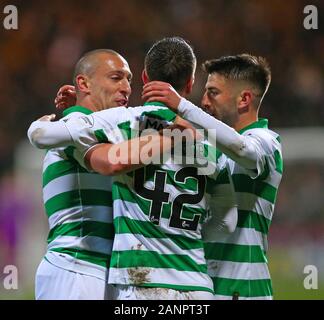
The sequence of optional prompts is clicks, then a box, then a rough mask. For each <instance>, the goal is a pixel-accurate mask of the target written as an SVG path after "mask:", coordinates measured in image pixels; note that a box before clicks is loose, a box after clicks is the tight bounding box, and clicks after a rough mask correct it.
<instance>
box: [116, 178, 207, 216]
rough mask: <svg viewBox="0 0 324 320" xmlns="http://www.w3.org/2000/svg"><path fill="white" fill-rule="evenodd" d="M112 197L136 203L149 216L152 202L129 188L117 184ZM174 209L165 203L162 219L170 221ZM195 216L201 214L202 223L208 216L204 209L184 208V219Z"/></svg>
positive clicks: (184, 206) (170, 204)
mask: <svg viewBox="0 0 324 320" xmlns="http://www.w3.org/2000/svg"><path fill="white" fill-rule="evenodd" d="M112 190H113V191H112V194H113V195H112V196H113V199H114V200H123V201H128V202H132V203H136V204H137V205H138V206H139V207H140V209H141V210H142V212H143V213H144V214H145V215H147V216H148V214H149V212H150V207H151V201H149V200H146V199H144V198H142V197H139V196H138V195H137V194H136V193H134V192H132V191H131V190H130V189H129V187H128V186H127V185H125V184H123V183H120V182H115V183H114V184H113V188H112ZM171 209H172V203H164V204H163V207H162V217H163V218H166V219H169V218H170V214H171ZM195 214H200V221H203V219H204V216H205V215H206V210H205V209H202V208H196V207H193V206H186V205H185V204H184V205H183V207H182V217H183V218H184V219H193V217H194V215H195Z"/></svg>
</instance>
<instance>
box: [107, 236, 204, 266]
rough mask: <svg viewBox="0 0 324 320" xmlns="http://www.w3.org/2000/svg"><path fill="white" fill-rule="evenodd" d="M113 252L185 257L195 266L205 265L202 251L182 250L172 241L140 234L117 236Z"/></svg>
mask: <svg viewBox="0 0 324 320" xmlns="http://www.w3.org/2000/svg"><path fill="white" fill-rule="evenodd" d="M113 248H114V251H126V250H143V251H155V252H157V253H158V254H177V255H186V256H188V257H190V258H191V259H193V260H194V261H195V262H196V263H197V264H205V263H206V260H205V253H204V249H203V248H201V249H190V250H184V249H181V248H179V247H178V246H177V245H176V244H175V243H174V242H173V241H172V240H170V239H166V238H158V239H157V238H146V237H144V236H143V235H140V234H135V235H133V234H117V233H116V235H115V239H114V247H113Z"/></svg>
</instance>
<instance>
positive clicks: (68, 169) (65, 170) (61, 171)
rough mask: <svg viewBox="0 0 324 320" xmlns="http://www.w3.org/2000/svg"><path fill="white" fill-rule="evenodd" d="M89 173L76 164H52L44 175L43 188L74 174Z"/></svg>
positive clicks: (62, 162)
mask: <svg viewBox="0 0 324 320" xmlns="http://www.w3.org/2000/svg"><path fill="white" fill-rule="evenodd" d="M84 172H88V171H87V170H85V169H84V168H82V167H81V166H80V165H77V164H76V163H74V162H71V161H67V160H62V161H58V162H55V163H52V164H50V165H49V166H48V167H47V168H46V170H45V171H44V173H43V187H45V186H46V185H47V184H48V183H49V182H51V181H52V180H54V179H56V178H59V177H62V176H65V175H67V174H72V173H84Z"/></svg>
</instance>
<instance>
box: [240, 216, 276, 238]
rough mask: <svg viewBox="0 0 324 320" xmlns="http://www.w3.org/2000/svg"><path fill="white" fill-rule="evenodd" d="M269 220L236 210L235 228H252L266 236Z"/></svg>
mask: <svg viewBox="0 0 324 320" xmlns="http://www.w3.org/2000/svg"><path fill="white" fill-rule="evenodd" d="M270 224H271V220H269V219H267V218H266V217H264V216H262V215H260V214H258V213H256V212H253V211H246V210H238V221H237V227H239V228H254V229H255V230H256V231H259V232H262V233H263V234H268V231H269V227H270Z"/></svg>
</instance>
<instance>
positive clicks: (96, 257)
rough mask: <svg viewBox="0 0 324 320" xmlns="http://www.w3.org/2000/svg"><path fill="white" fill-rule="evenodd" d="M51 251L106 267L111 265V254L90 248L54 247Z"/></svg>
mask: <svg viewBox="0 0 324 320" xmlns="http://www.w3.org/2000/svg"><path fill="white" fill-rule="evenodd" d="M50 251H55V252H60V253H65V254H68V255H70V256H72V257H74V258H75V259H79V260H83V261H87V262H90V263H93V264H97V265H99V266H102V267H104V268H108V267H109V263H110V258H111V256H110V255H108V254H103V253H99V252H93V251H88V250H81V249H78V248H52V249H50Z"/></svg>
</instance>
